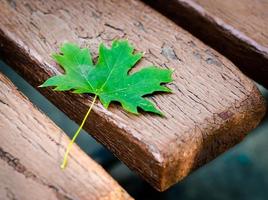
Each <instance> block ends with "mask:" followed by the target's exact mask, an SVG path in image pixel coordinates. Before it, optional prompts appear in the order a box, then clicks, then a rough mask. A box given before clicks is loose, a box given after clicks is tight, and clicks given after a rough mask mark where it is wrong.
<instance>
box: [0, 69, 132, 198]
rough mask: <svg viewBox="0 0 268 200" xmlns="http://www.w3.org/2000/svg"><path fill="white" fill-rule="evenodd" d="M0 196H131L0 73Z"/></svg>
mask: <svg viewBox="0 0 268 200" xmlns="http://www.w3.org/2000/svg"><path fill="white" fill-rule="evenodd" d="M0 136H1V139H0V199H63V200H64V199H66V200H67V199H68V200H71V199H80V200H82V199H90V200H92V199H114V200H118V199H121V200H123V199H131V198H130V197H129V195H128V194H127V193H126V192H125V191H124V190H123V189H122V188H121V187H120V186H119V185H118V184H117V183H116V182H115V181H114V180H113V178H112V177H110V176H109V175H108V174H107V173H106V172H105V171H104V169H102V167H100V166H99V165H98V164H97V163H95V161H93V160H92V159H90V158H89V157H88V156H87V155H86V154H85V153H83V152H82V151H81V150H80V148H79V147H78V146H76V145H75V146H74V148H73V150H72V152H71V156H70V159H69V162H68V163H69V165H68V168H67V169H66V170H64V171H62V170H61V169H60V167H59V165H60V162H61V159H62V154H63V153H64V150H65V148H66V146H67V145H68V143H69V139H68V138H67V136H66V135H65V134H64V133H63V131H62V130H60V129H59V128H58V127H57V126H56V125H55V124H54V123H53V122H52V121H51V120H50V119H48V118H47V117H46V116H45V115H44V114H42V113H41V112H40V111H39V110H37V109H36V108H35V107H34V106H33V105H32V104H31V103H30V102H29V101H28V99H26V98H25V97H24V96H23V95H22V94H20V93H19V92H18V91H17V89H16V88H15V86H14V85H13V84H12V83H11V82H10V81H9V80H8V79H7V78H6V77H4V76H3V75H2V74H1V73H0Z"/></svg>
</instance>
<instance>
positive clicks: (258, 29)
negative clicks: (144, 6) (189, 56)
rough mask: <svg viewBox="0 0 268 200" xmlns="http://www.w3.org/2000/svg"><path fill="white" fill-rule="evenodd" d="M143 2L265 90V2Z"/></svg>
mask: <svg viewBox="0 0 268 200" xmlns="http://www.w3.org/2000/svg"><path fill="white" fill-rule="evenodd" d="M145 1H146V2H147V3H149V4H151V5H152V6H153V7H155V8H157V9H158V10H159V11H161V12H162V13H164V14H165V15H167V16H169V17H170V18H171V19H173V20H174V21H175V22H177V24H179V25H180V26H182V27H184V28H185V29H187V30H188V31H190V32H191V33H193V34H194V35H195V36H196V37H198V38H200V39H201V40H203V41H204V42H205V43H207V44H209V45H211V46H212V47H214V48H215V49H217V50H218V51H220V52H221V53H222V54H223V55H225V56H227V57H228V58H229V59H230V60H232V61H233V62H234V63H235V64H236V65H237V66H238V67H240V69H241V70H242V71H243V72H244V73H245V74H247V75H248V76H249V77H251V78H252V79H254V80H255V81H257V82H259V83H260V84H262V85H264V86H265V87H268V78H267V77H268V28H267V27H268V1H266V0H239V1H233V0H224V1H223V0H169V1H168V2H167V1H165V0H145Z"/></svg>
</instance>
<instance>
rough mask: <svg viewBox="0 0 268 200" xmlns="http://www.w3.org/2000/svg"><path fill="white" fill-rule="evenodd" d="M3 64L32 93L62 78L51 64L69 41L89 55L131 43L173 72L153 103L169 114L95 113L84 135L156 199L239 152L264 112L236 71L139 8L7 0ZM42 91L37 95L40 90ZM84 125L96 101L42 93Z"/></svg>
mask: <svg viewBox="0 0 268 200" xmlns="http://www.w3.org/2000/svg"><path fill="white" fill-rule="evenodd" d="M1 4H2V5H1V7H0V18H1V21H0V43H1V45H2V48H1V54H2V57H3V58H4V59H5V60H6V61H7V62H8V63H9V64H10V65H11V66H12V67H14V68H15V69H16V70H17V71H19V72H20V73H21V74H22V75H23V77H25V78H26V79H27V80H28V81H29V82H30V83H31V84H32V85H33V86H35V87H37V86H38V85H40V84H41V83H43V81H44V80H45V79H47V78H48V77H50V76H51V75H54V74H57V73H59V72H62V70H61V68H60V67H59V66H57V65H56V64H55V63H54V62H53V60H52V59H51V57H50V55H51V53H52V52H55V51H57V50H58V46H59V45H60V44H62V43H63V42H64V41H70V42H76V43H79V44H81V45H82V46H88V47H90V49H91V51H92V52H93V57H94V58H96V57H97V47H98V45H99V44H100V42H105V43H110V42H111V41H112V40H113V39H115V38H128V40H129V41H130V42H131V43H133V44H135V47H136V48H137V50H138V51H143V52H145V58H143V60H142V61H141V62H140V63H139V64H138V66H137V68H140V67H141V66H148V65H151V64H154V65H157V66H161V67H163V68H164V67H169V68H173V69H174V70H175V71H174V77H173V78H174V82H173V83H172V84H170V85H169V87H170V88H171V89H172V90H173V91H174V92H173V93H172V94H164V95H161V94H158V95H156V96H155V97H152V100H153V101H154V102H155V103H156V104H157V106H158V107H159V108H160V109H161V110H162V111H163V112H164V113H165V117H162V118H161V117H159V116H156V115H151V114H147V113H143V114H142V115H140V116H134V115H131V114H128V113H126V112H124V111H123V110H122V109H121V108H120V107H119V106H118V105H112V106H111V107H110V108H109V110H106V109H104V108H103V107H102V106H101V105H100V104H99V103H97V104H96V106H95V107H94V108H93V112H92V113H91V114H90V117H89V120H87V122H86V124H85V127H84V128H85V130H87V131H88V132H89V133H90V134H92V135H93V136H94V137H95V138H96V139H97V140H98V141H100V142H101V143H102V144H104V145H106V146H107V147H108V148H109V149H110V150H111V151H112V152H113V153H114V154H115V155H116V156H117V157H118V158H119V159H120V160H122V161H123V162H125V163H126V164H127V165H128V166H129V167H130V168H131V169H133V170H135V171H137V172H138V173H139V174H141V175H142V176H143V177H144V178H145V179H146V180H147V181H148V182H149V183H151V184H152V185H153V186H154V187H155V188H156V189H158V190H165V189H166V188H168V187H169V186H170V185H172V184H174V183H176V182H177V181H178V180H181V179H182V178H183V177H185V176H186V175H187V174H189V173H190V172H191V171H192V170H193V169H196V168H197V167H199V166H201V165H203V164H204V163H206V162H208V161H209V160H211V159H213V158H214V157H216V156H217V155H218V154H220V153H222V152H224V151H225V150H227V149H228V148H230V147H231V146H233V145H234V144H236V143H238V142H239V141H240V140H241V139H242V138H243V137H244V136H245V135H246V133H247V132H248V131H250V130H251V129H253V128H254V127H255V126H256V125H257V124H258V123H259V121H260V120H261V118H262V116H263V115H264V112H265V106H264V101H263V98H262V97H261V96H260V93H259V91H258V90H257V88H256V86H255V85H254V84H253V83H252V81H251V80H249V79H248V78H247V77H245V76H244V75H243V74H242V73H241V72H240V71H239V70H238V69H237V68H236V67H235V66H234V65H233V64H232V63H231V62H229V61H228V60H227V59H225V58H224V57H222V56H221V55H219V54H218V53H217V52H215V51H213V50H212V49H211V48H209V47H208V46H206V45H204V44H203V43H201V42H200V41H199V40H198V39H196V38H194V37H193V36H191V35H190V34H189V33H187V32H186V31H184V30H183V29H181V28H180V27H178V26H177V25H176V24H174V23H173V22H172V21H170V20H168V19H167V18H165V17H164V16H162V15H161V14H159V13H157V12H156V11H154V10H153V9H151V8H150V7H148V6H146V5H144V4H143V3H142V2H140V1H135V0H127V1H125V0H124V1H123V0H117V1H115V2H112V1H108V0H100V1H83V0H76V1H67V0H66V1H56V2H55V1H52V0H47V1H45V2H42V1H33V0H28V1H17V2H16V4H15V5H12V4H11V5H10V4H9V3H8V2H7V1H3V0H2V1H1ZM39 90H40V89H39ZM40 92H42V93H43V94H44V95H45V96H46V97H48V98H49V99H50V100H51V101H52V102H53V103H54V104H55V105H57V106H58V107H59V108H60V109H61V110H62V111H64V112H65V113H66V114H67V115H68V116H69V117H70V118H71V119H73V120H75V121H76V122H78V123H80V122H81V120H82V118H83V116H84V115H85V113H86V111H87V109H88V106H89V105H90V103H91V100H92V98H91V97H88V96H82V95H81V96H79V95H77V94H72V93H71V92H64V93H63V92H54V91H52V90H50V89H41V90H40Z"/></svg>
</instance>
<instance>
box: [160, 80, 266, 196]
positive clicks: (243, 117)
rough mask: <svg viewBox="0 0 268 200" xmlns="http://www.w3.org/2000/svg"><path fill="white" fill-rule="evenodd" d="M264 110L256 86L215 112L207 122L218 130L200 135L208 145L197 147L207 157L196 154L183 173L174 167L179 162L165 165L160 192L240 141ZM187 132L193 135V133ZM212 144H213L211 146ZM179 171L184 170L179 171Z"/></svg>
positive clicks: (263, 100)
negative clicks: (236, 100) (244, 95)
mask: <svg viewBox="0 0 268 200" xmlns="http://www.w3.org/2000/svg"><path fill="white" fill-rule="evenodd" d="M266 109H267V105H266V102H265V99H264V98H263V96H262V95H260V92H259V90H258V88H257V87H256V85H253V88H252V90H251V92H250V93H249V94H248V96H247V98H245V99H243V100H241V102H236V103H234V104H233V105H232V106H231V107H229V108H228V109H227V110H225V111H222V112H221V113H215V114H214V117H213V119H208V121H211V122H217V123H219V127H218V128H214V130H212V131H211V133H210V134H209V135H206V134H203V135H205V137H203V143H204V144H208V146H206V145H204V146H202V145H201V148H202V151H200V152H203V151H205V152H207V154H206V155H209V156H206V155H199V154H197V155H196V162H194V163H192V167H191V168H188V169H186V170H185V169H180V168H179V166H178V165H176V164H175V163H180V160H178V161H176V162H172V163H165V166H166V167H165V168H164V169H163V171H162V176H163V178H162V179H161V180H162V182H161V186H160V188H161V190H162V191H163V190H165V189H167V188H168V186H171V185H173V184H174V183H176V182H178V181H179V180H182V179H184V178H185V177H186V176H187V175H189V174H190V173H191V172H193V170H195V169H197V168H199V167H200V166H202V165H204V164H206V163H208V162H209V161H211V160H213V159H214V158H216V157H217V156H219V155H220V154H221V153H223V152H225V151H226V150H228V149H230V148H231V147H233V146H234V145H236V144H238V143H239V142H241V141H242V140H243V139H244V138H245V136H246V135H247V134H248V133H249V132H250V131H251V130H252V129H254V128H256V127H257V126H258V124H259V123H260V122H261V120H262V119H263V117H264V116H265V113H266ZM232 110H235V111H236V112H235V113H234V114H233V115H232ZM200 126H202V125H200ZM207 126H208V127H211V124H209V123H208V124H207ZM204 130H205V128H204ZM189 131H193V132H194V131H195V130H189ZM207 141H208V142H207ZM213 144H215V146H214V145H213ZM219 144H220V145H219ZM170 153H172V152H170ZM170 164H171V165H170ZM180 170H184V171H183V172H180ZM174 172H175V173H174Z"/></svg>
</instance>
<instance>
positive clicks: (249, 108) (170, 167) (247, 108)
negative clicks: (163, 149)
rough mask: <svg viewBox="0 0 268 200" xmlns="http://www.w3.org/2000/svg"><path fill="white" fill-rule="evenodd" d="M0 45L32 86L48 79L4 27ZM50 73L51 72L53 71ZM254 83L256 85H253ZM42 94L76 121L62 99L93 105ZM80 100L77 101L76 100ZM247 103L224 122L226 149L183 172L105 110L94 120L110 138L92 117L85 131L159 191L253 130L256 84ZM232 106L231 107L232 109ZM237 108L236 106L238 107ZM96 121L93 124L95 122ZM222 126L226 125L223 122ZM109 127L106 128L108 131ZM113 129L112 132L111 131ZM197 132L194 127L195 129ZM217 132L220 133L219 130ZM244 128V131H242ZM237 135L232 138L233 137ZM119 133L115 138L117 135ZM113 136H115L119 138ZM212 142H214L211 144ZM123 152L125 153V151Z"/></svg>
mask: <svg viewBox="0 0 268 200" xmlns="http://www.w3.org/2000/svg"><path fill="white" fill-rule="evenodd" d="M0 45H1V47H4V48H2V49H1V50H0V56H1V57H2V58H3V59H4V61H6V62H7V63H8V64H10V65H11V66H12V67H13V68H14V69H15V70H16V71H18V73H19V74H21V75H22V76H23V77H24V78H25V79H26V80H27V81H28V82H29V83H30V84H31V85H33V86H34V87H35V88H37V86H38V85H40V84H41V83H42V82H43V81H44V80H45V79H46V78H48V76H49V72H47V71H45V68H44V67H42V65H43V64H42V63H41V62H39V61H38V60H37V59H36V58H34V57H31V56H29V54H28V52H27V50H26V49H25V48H24V46H23V44H22V43H20V42H18V41H16V42H15V41H14V40H12V39H11V37H8V36H7V35H6V34H5V33H4V32H3V31H2V30H0ZM27 66H28V67H29V66H32V67H34V66H41V67H40V68H42V70H43V71H42V72H41V71H37V73H36V75H35V76H34V77H33V76H31V75H30V74H28V73H27V68H25V67H27ZM50 75H51V74H50ZM253 85H254V84H253ZM37 89H38V90H39V91H40V92H41V93H42V94H44V95H45V96H46V97H48V98H49V100H51V102H52V103H54V104H55V105H56V106H57V107H59V108H60V109H61V110H62V111H63V112H65V113H66V114H67V115H68V116H69V117H70V118H71V119H73V120H74V121H77V122H79V121H81V119H80V117H79V116H77V114H75V113H72V111H71V109H69V110H68V109H64V108H62V107H61V106H60V105H61V100H60V99H61V98H65V99H68V100H70V101H76V103H77V104H78V107H80V108H81V112H84V111H85V110H86V109H87V107H88V104H90V101H89V99H88V98H84V97H82V96H80V97H81V98H78V96H77V95H75V97H73V96H74V95H73V94H71V93H68V92H66V93H55V92H53V91H52V90H43V89H42V90H40V88H37ZM77 99H78V100H77ZM243 102H244V104H243V105H241V106H240V107H239V110H240V111H241V113H239V114H238V113H237V114H236V115H234V116H233V117H232V118H230V119H228V123H226V122H224V121H223V122H224V124H225V125H226V127H227V130H226V133H228V132H229V133H230V132H231V133H232V137H230V138H229V139H230V140H231V141H228V146H226V147H225V148H223V147H222V146H221V145H216V150H214V151H213V152H212V153H213V154H211V155H210V157H207V156H206V157H204V158H200V159H199V160H198V161H197V162H198V164H197V163H193V167H192V168H189V169H187V170H185V169H184V172H183V173H182V172H181V169H180V166H179V163H180V161H179V160H178V161H175V162H174V161H170V159H169V158H171V157H173V156H172V152H168V154H169V155H170V156H163V157H165V159H164V160H163V161H161V159H160V160H159V158H157V157H156V156H155V155H154V153H153V152H151V151H150V149H149V147H147V146H146V145H144V144H143V143H142V142H141V141H138V140H137V139H135V138H131V137H129V135H128V136H127V134H126V130H124V129H122V128H121V129H120V127H116V126H117V125H116V123H113V122H108V124H107V118H105V113H101V112H98V111H97V112H96V110H93V113H92V115H91V116H92V119H95V120H94V121H95V122H96V121H99V122H100V121H101V122H103V123H105V125H106V126H107V125H108V127H106V129H107V130H108V131H109V132H106V133H107V134H110V135H109V137H108V139H110V140H107V138H106V136H105V134H106V133H105V128H104V127H101V129H102V132H104V133H103V134H102V135H100V134H98V133H97V132H96V127H95V126H94V122H93V121H92V120H91V122H90V123H89V124H86V125H85V130H87V131H88V132H90V133H91V134H92V136H93V137H94V138H95V139H97V140H98V141H99V142H101V143H102V144H104V145H105V146H106V147H107V148H108V149H110V150H111V151H112V152H113V153H114V154H115V155H116V156H117V157H120V160H122V161H123V162H125V163H126V164H127V165H128V167H129V168H130V169H132V170H134V171H136V172H138V174H140V175H141V176H142V177H143V178H144V179H145V180H147V181H148V182H149V183H150V184H151V185H152V186H153V187H154V188H155V189H157V190H159V191H164V190H166V189H167V188H169V187H170V186H171V185H172V184H174V183H176V182H177V181H179V180H181V179H183V178H184V177H185V176H186V175H188V174H189V173H190V172H191V171H192V170H193V169H196V168H198V167H199V166H201V165H202V164H204V163H206V162H208V161H210V160H212V159H213V158H215V157H216V156H217V155H218V154H220V153H222V152H224V151H225V150H226V149H228V148H229V147H231V146H233V145H235V144H236V143H238V142H239V141H241V139H243V137H244V136H245V134H246V133H247V132H248V131H249V130H251V129H252V128H254V127H256V126H257V124H258V123H259V122H260V120H261V118H262V117H263V115H264V113H265V103H264V100H263V98H262V97H261V95H260V93H259V91H258V89H257V88H256V86H254V88H253V89H252V93H251V94H250V95H249V97H248V98H247V99H245V100H244V101H243ZM230 109H231V108H230ZM236 110H237V108H236ZM240 115H245V116H246V117H245V118H244V119H245V120H244V121H239V123H238V125H237V130H234V129H233V127H231V128H232V129H231V130H230V129H229V130H228V126H229V125H228V124H230V126H231V124H233V123H235V122H236V118H239V117H241V116H240ZM247 119H250V120H251V121H250V123H248V121H247ZM92 122H93V123H92ZM222 125H223V124H222ZM107 130H106V131H107ZM110 130H113V131H110ZM192 131H194V130H192ZM217 131H218V133H217ZM240 131H242V132H240ZM220 134H221V132H219V130H215V132H214V133H212V135H213V136H214V137H213V139H214V140H215V141H217V137H218V136H219V135H220ZM234 135H235V136H236V137H233V136H234ZM115 136H116V137H115ZM113 138H116V140H115V139H114V140H113ZM118 141H120V143H121V144H122V143H127V144H128V145H131V146H128V147H125V146H122V145H116V144H120V143H118ZM211 145H212V144H211ZM128 148H130V149H132V153H134V154H136V155H139V156H140V157H143V159H141V160H145V161H146V160H150V162H146V163H144V162H143V163H138V164H137V161H133V159H131V158H130V157H129V154H128ZM122 152H123V153H122ZM150 174H154V176H151V175H150Z"/></svg>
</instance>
